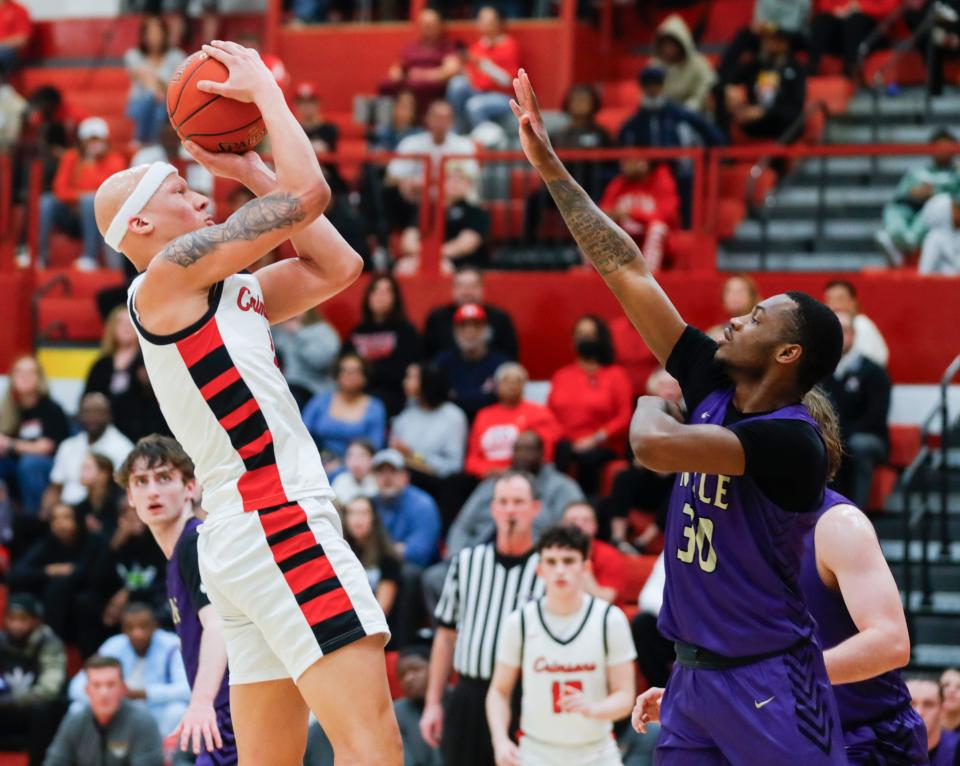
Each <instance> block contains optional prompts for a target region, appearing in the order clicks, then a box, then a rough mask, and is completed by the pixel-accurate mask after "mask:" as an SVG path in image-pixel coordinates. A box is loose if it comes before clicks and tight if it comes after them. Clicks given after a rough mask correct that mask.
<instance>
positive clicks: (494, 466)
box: [465, 401, 560, 478]
mask: <svg viewBox="0 0 960 766" xmlns="http://www.w3.org/2000/svg"><path fill="white" fill-rule="evenodd" d="M524 431H535V432H536V433H537V434H538V435H539V436H540V438H541V439H543V461H544V462H545V463H551V462H553V448H554V445H555V444H556V443H557V439H559V438H560V424H559V423H557V419H556V418H555V417H554V415H553V413H552V412H551V411H550V410H549V409H548V408H546V407H544V406H543V405H542V404H536V403H535V402H526V401H523V402H520V404H518V405H517V406H516V407H506V406H505V405H503V404H500V403H497V404H491V405H490V406H489V407H484V408H483V409H482V410H480V412H478V413H477V417H476V420H474V421H473V427H472V428H471V429H470V439H469V441H468V443H467V459H466V463H465V469H466V471H467V473H470V474H473V475H474V476H477V477H480V478H483V477H485V476H487V475H489V474H490V473H492V472H493V471H502V470H503V469H505V468H507V467H509V465H510V461H511V459H512V458H513V443H514V442H515V441H516V440H517V436H519V435H520V434H521V433H523V432H524Z"/></svg>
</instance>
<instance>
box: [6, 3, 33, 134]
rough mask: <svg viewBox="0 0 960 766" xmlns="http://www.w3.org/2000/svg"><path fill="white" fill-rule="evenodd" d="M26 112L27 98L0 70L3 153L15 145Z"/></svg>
mask: <svg viewBox="0 0 960 766" xmlns="http://www.w3.org/2000/svg"><path fill="white" fill-rule="evenodd" d="M2 7H3V6H0V8H2ZM26 112H27V100H26V99H25V98H24V97H23V96H21V95H20V94H19V93H18V92H17V90H16V89H15V88H14V87H13V86H12V85H11V84H10V83H9V82H6V81H5V80H4V76H3V74H2V72H0V150H3V152H4V153H7V152H11V151H13V149H14V148H15V147H16V144H17V141H19V139H20V132H21V130H22V128H23V117H24V115H25V114H26Z"/></svg>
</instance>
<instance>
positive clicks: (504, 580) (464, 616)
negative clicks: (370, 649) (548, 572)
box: [434, 543, 544, 681]
mask: <svg viewBox="0 0 960 766" xmlns="http://www.w3.org/2000/svg"><path fill="white" fill-rule="evenodd" d="M539 561H540V555H539V554H537V553H534V552H533V551H531V552H530V553H528V554H526V555H525V556H503V555H501V554H499V553H497V551H496V548H495V546H494V544H493V543H486V544H484V545H477V546H474V547H472V548H464V549H463V550H462V551H460V553H459V554H457V557H456V558H455V559H454V560H453V561H451V562H450V569H449V570H448V571H447V579H446V582H445V583H444V585H443V593H442V595H441V596H440V601H439V603H438V604H437V608H436V611H435V612H434V616H435V617H436V618H437V622H438V623H439V624H440V625H442V626H443V627H445V628H452V629H454V630H456V631H457V646H456V649H455V650H454V655H453V667H454V669H455V670H456V671H457V673H459V674H460V675H461V676H466V677H468V678H478V679H481V680H484V681H489V680H490V678H491V676H493V664H494V659H495V657H496V652H497V638H498V637H499V634H500V626H501V625H502V624H503V621H504V620H505V619H506V617H507V615H508V614H510V613H511V612H513V611H514V610H515V609H518V608H519V607H521V606H523V605H524V604H526V603H527V602H528V601H530V600H531V599H535V598H538V597H539V596H541V595H543V587H544V586H543V580H541V579H540V578H539V577H537V563H538V562H539Z"/></svg>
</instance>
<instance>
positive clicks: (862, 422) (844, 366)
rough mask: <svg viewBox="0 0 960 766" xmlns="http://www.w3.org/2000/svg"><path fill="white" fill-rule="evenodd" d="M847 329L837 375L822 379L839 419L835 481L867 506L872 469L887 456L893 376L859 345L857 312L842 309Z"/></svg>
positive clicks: (857, 500) (844, 331)
mask: <svg viewBox="0 0 960 766" xmlns="http://www.w3.org/2000/svg"><path fill="white" fill-rule="evenodd" d="M837 318H838V319H839V320H840V326H841V328H843V356H842V357H841V358H840V361H839V362H838V363H837V369H836V370H835V371H834V373H833V375H831V376H830V377H828V378H826V379H825V380H823V381H822V382H821V385H822V386H823V388H824V390H825V391H826V393H827V395H828V396H829V397H830V400H831V401H832V402H833V406H834V408H835V409H836V411H837V417H838V418H839V420H840V436H841V438H842V439H843V462H842V463H841V465H840V470H839V472H838V473H837V477H836V479H835V480H834V484H835V486H836V488H837V490H838V491H839V492H841V493H843V494H844V495H846V496H847V497H849V498H850V499H851V500H852V501H853V502H854V504H855V505H856V506H857V507H859V508H868V507H869V506H868V504H869V501H870V483H871V481H872V480H873V471H874V468H876V467H877V466H878V465H880V464H881V463H883V461H885V460H886V459H887V456H888V454H889V452H890V434H889V431H888V429H887V416H888V415H889V413H890V392H891V384H890V378H889V377H887V373H886V370H884V369H883V367H881V366H880V365H878V364H876V363H875V362H872V361H870V360H869V359H868V358H867V357H865V356H863V355H862V354H861V353H860V352H859V351H857V350H856V348H855V347H854V339H855V338H856V330H855V329H854V324H853V316H852V315H850V314H847V313H843V312H840V313H838V314H837Z"/></svg>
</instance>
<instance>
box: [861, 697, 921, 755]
mask: <svg viewBox="0 0 960 766" xmlns="http://www.w3.org/2000/svg"><path fill="white" fill-rule="evenodd" d="M843 739H844V742H845V743H846V745H847V758H848V759H849V760H850V763H851V764H852V766H915V764H928V763H930V759H929V758H928V756H927V729H926V727H925V726H924V725H923V719H922V718H921V717H920V714H919V713H917V711H915V710H914V709H913V708H912V707H909V706H907V707H905V708H903V709H902V710H900V711H899V712H898V713H897V714H896V715H894V716H891V717H890V718H887V719H883V720H880V721H873V722H871V723H864V724H861V725H860V726H854V727H851V728H849V729H847V730H846V731H844V732H843Z"/></svg>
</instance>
